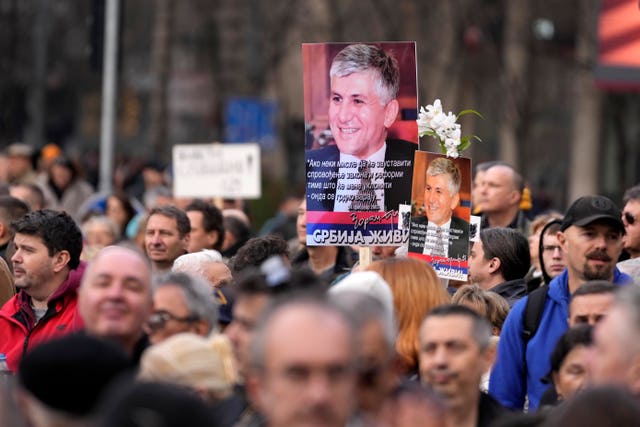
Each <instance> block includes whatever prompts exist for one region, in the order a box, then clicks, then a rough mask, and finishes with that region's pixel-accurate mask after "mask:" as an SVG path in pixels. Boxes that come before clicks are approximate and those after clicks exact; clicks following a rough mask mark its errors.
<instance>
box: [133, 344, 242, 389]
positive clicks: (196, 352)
mask: <svg viewBox="0 0 640 427" xmlns="http://www.w3.org/2000/svg"><path fill="white" fill-rule="evenodd" d="M138 378H139V379H141V380H145V381H161V382H168V383H172V384H178V385H182V386H186V387H189V388H192V389H195V390H197V391H205V392H206V393H207V395H208V397H209V398H211V399H212V400H220V399H224V398H225V397H228V396H229V395H231V392H232V388H233V385H234V384H235V383H236V381H237V379H238V375H237V371H236V367H235V365H234V361H233V353H232V348H231V343H230V341H229V339H228V338H227V337H225V336H224V335H220V334H215V335H213V336H211V337H201V336H199V335H196V334H193V333H189V332H187V333H180V334H176V335H173V336H172V337H169V338H167V339H166V340H165V341H162V342H160V343H158V344H155V345H153V346H152V347H149V348H148V349H147V350H146V351H145V352H144V354H143V355H142V358H141V359H140V372H139V374H138Z"/></svg>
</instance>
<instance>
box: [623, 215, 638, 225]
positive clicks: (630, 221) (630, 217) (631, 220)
mask: <svg viewBox="0 0 640 427" xmlns="http://www.w3.org/2000/svg"><path fill="white" fill-rule="evenodd" d="M622 216H623V217H624V219H625V221H627V224H629V225H633V223H634V222H636V217H635V216H634V215H631V214H630V213H629V212H625V213H623V214H622Z"/></svg>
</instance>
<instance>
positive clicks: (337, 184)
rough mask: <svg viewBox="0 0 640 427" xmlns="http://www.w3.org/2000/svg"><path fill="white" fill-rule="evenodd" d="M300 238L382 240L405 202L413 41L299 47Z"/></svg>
mask: <svg viewBox="0 0 640 427" xmlns="http://www.w3.org/2000/svg"><path fill="white" fill-rule="evenodd" d="M302 61H303V73H304V75H303V81H304V107H305V111H304V115H305V129H306V135H305V162H306V204H307V205H306V211H307V244H308V245H310V246H317V245H364V246H367V245H387V246H397V245H400V244H402V243H404V242H406V241H407V239H408V228H406V227H405V228H401V227H399V226H398V224H399V222H400V221H401V219H400V216H399V209H400V206H401V205H410V204H411V185H412V181H413V159H414V153H415V151H416V149H417V147H418V132H417V124H416V118H417V85H416V74H417V70H416V45H415V42H392V43H387V42H381V43H378V42H375V43H374V42H353V43H313V44H303V45H302Z"/></svg>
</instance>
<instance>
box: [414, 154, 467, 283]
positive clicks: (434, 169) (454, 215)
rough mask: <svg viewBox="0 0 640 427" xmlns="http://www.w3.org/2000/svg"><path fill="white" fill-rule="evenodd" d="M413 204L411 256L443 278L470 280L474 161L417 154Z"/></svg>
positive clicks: (439, 155) (441, 155) (463, 158)
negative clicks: (430, 267) (422, 261)
mask: <svg viewBox="0 0 640 427" xmlns="http://www.w3.org/2000/svg"><path fill="white" fill-rule="evenodd" d="M411 200H412V211H411V227H410V233H409V256H412V257H416V258H421V259H424V260H425V261H427V262H429V263H430V264H431V265H432V266H433V267H434V269H435V270H436V273H437V274H438V276H439V277H442V278H446V279H454V280H466V278H467V273H468V267H469V260H468V259H469V222H470V217H471V212H470V205H471V159H469V158H465V157H458V158H450V157H447V156H445V155H444V154H436V153H431V152H427V151H417V152H416V155H415V160H414V172H413V191H412V197H411Z"/></svg>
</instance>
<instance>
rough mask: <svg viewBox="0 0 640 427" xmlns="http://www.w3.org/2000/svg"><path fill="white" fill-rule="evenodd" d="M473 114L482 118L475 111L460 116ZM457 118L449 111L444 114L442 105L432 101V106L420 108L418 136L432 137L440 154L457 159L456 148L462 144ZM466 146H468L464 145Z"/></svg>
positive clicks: (457, 152)
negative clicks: (438, 147) (437, 144)
mask: <svg viewBox="0 0 640 427" xmlns="http://www.w3.org/2000/svg"><path fill="white" fill-rule="evenodd" d="M468 113H473V114H476V115H478V116H480V117H481V118H482V116H481V115H480V113H478V112H477V111H475V110H465V111H463V112H461V113H460V115H465V114H468ZM457 119H458V116H456V115H455V114H453V113H452V112H451V111H449V112H447V113H446V114H445V113H444V111H443V110H442V103H441V102H440V100H439V99H436V100H435V101H433V104H430V105H427V106H426V107H420V111H419V113H418V120H416V122H417V124H418V135H419V136H421V137H422V136H425V135H429V136H433V137H434V138H435V139H436V140H437V141H438V143H439V144H440V148H441V149H442V152H443V153H445V154H446V155H447V156H448V157H453V158H457V157H458V156H459V155H460V153H459V151H458V147H459V146H460V145H461V144H462V142H461V138H462V127H461V126H460V124H459V123H457ZM466 145H467V146H468V144H466Z"/></svg>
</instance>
